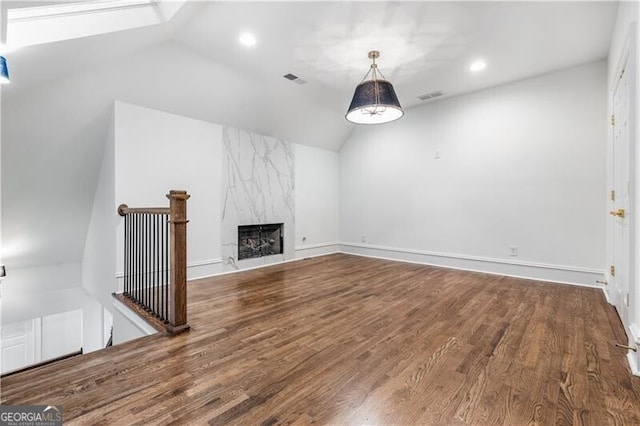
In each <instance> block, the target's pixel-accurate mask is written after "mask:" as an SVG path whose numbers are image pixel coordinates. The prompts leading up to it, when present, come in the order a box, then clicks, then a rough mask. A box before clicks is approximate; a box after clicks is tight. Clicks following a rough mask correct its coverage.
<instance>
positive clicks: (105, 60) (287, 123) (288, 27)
mask: <svg viewBox="0 0 640 426" xmlns="http://www.w3.org/2000/svg"><path fill="white" fill-rule="evenodd" d="M46 3H48V2H39V4H46ZM33 4H34V3H30V2H3V4H2V8H4V9H5V10H6V9H9V8H13V7H22V6H25V5H26V6H32V5H33ZM616 11H617V3H613V2H521V1H518V2H347V1H343V2H255V3H251V2H187V3H186V4H185V5H184V6H183V7H182V8H181V9H180V10H179V11H178V12H177V13H176V14H175V16H174V17H173V18H172V19H171V20H170V21H169V22H167V23H163V24H158V25H151V26H146V27H140V28H135V29H128V30H125V31H119V32H112V33H106V34H101V35H94V36H90V37H84V38H76V39H70V40H65V41H57V42H52V43H45V44H39V45H35V46H29V47H23V48H20V49H18V50H15V51H13V52H9V53H7V54H6V57H7V59H8V61H9V66H10V71H11V78H12V83H11V84H10V85H8V86H4V87H3V89H2V208H3V212H2V213H3V219H2V220H3V222H2V230H3V257H4V261H5V263H7V264H8V265H9V264H11V263H12V262H13V264H14V265H15V266H16V267H17V266H30V265H43V264H52V263H66V262H79V261H80V260H81V257H82V248H83V245H84V237H85V235H86V230H87V225H88V221H89V218H90V210H91V205H92V202H93V195H94V192H95V185H96V182H97V177H98V173H99V168H100V164H101V161H102V152H103V145H104V140H105V136H106V131H107V128H108V124H109V120H110V108H111V105H112V103H113V100H114V99H118V100H123V101H126V102H130V103H134V104H139V105H142V106H146V107H150V108H155V109H159V110H163V111H167V112H172V113H176V114H181V115H186V116H189V117H193V118H197V119H201V120H206V121H211V122H215V123H221V124H230V125H233V126H238V127H243V128H246V129H249V130H253V131H256V132H259V133H263V134H266V135H271V136H275V137H278V138H283V139H288V140H290V141H291V142H295V143H300V144H306V145H310V146H316V147H321V148H324V149H329V150H334V151H337V150H339V149H340V147H341V146H342V144H343V143H344V142H345V141H346V140H347V139H348V137H349V135H350V134H351V132H352V131H353V130H354V128H355V126H354V125H352V124H350V123H348V122H346V121H345V120H344V114H345V112H346V108H347V106H348V103H349V101H350V98H351V96H352V94H353V89H354V88H355V85H356V84H357V83H358V82H359V81H360V80H361V79H362V77H363V76H364V74H365V72H366V71H367V69H368V67H369V63H370V62H369V59H368V58H367V52H368V51H369V50H374V49H375V50H379V51H380V52H381V57H380V59H379V60H378V63H379V66H380V69H381V70H382V72H383V73H384V74H385V76H386V77H387V78H388V79H389V80H391V81H392V82H393V84H394V86H395V88H396V92H397V93H398V96H399V98H400V101H401V103H402V104H403V106H404V107H405V108H407V111H406V113H407V114H411V113H412V109H411V107H412V106H415V105H417V104H419V103H420V102H421V101H419V100H418V99H417V97H418V96H420V95H422V94H425V93H428V92H432V91H436V90H443V91H445V92H446V93H447V96H451V95H455V94H460V93H464V92H469V91H474V90H479V89H482V88H485V87H489V86H494V85H498V84H503V83H506V82H509V81H514V80H518V79H522V78H526V77H529V76H532V75H537V74H541V73H545V72H548V71H552V70H556V69H559V68H564V67H568V66H572V65H577V64H581V63H586V62H590V61H595V60H599V59H603V58H606V56H607V52H608V48H609V44H610V39H611V32H612V28H613V25H614V23H615V16H616ZM3 16H4V14H3ZM9 31H10V28H9ZM243 31H251V32H252V33H253V34H254V35H255V36H256V39H257V43H256V45H255V46H253V47H245V46H243V45H241V44H240V43H239V42H238V36H239V34H240V33H241V32H243ZM477 58H482V59H484V60H485V61H486V62H487V68H486V69H485V70H484V71H483V72H481V73H476V74H473V73H471V72H470V71H469V65H470V63H471V62H472V61H473V60H474V59H477ZM287 73H293V74H295V75H297V76H299V77H300V78H302V79H304V80H306V81H307V83H306V84H302V85H300V84H296V83H295V82H291V81H289V80H286V79H284V78H283V75H285V74H287Z"/></svg>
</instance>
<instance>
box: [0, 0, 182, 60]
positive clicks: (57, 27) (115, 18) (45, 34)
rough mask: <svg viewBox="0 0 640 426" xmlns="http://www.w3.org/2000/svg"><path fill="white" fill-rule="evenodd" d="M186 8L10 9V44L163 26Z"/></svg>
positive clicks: (121, 0) (145, 4)
mask: <svg viewBox="0 0 640 426" xmlns="http://www.w3.org/2000/svg"><path fill="white" fill-rule="evenodd" d="M183 4H184V0H182V1H166V0H92V1H74V2H69V3H55V4H49V5H45V6H34V7H19V8H14V9H9V10H7V42H6V44H7V45H8V46H9V47H11V48H14V47H22V46H32V45H36V44H43V43H50V42H54V41H61V40H69V39H74V38H80V37H87V36H92V35H96V34H104V33H110V32H114V31H121V30H127V29H131V28H138V27H145V26H149V25H155V24H160V23H163V22H167V21H168V20H170V19H171V18H172V17H173V15H174V14H175V13H176V12H177V11H178V9H180V7H182V5H183Z"/></svg>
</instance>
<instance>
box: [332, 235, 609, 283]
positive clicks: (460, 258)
mask: <svg viewBox="0 0 640 426" xmlns="http://www.w3.org/2000/svg"><path fill="white" fill-rule="evenodd" d="M340 252H342V253H348V254H355V255H359V256H366V257H375V258H380V259H387V260H397V261H403V262H411V263H418V264H424V265H433V266H442V267H445V268H451V269H460V270H465V271H474V272H483V273H487V274H495V275H503V276H509V277H516V278H525V279H531V280H536V281H549V282H554V283H561V284H572V285H578V286H585V287H594V288H602V287H603V286H602V285H601V284H598V283H596V280H598V281H602V279H603V276H604V271H603V270H599V269H592V268H583V267H577V266H565V265H554V264H544V263H536V262H528V261H520V260H518V261H516V260H511V259H496V258H488V257H480V256H468V255H458V254H451V253H437V252H429V251H423V250H412V249H400V248H395V247H385V246H375V245H370V244H362V243H351V242H341V243H340Z"/></svg>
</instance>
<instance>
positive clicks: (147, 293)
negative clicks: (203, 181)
mask: <svg viewBox="0 0 640 426" xmlns="http://www.w3.org/2000/svg"><path fill="white" fill-rule="evenodd" d="M189 197H190V195H189V194H187V192H186V191H179V190H172V191H169V194H167V198H168V199H169V207H135V208H132V207H129V206H127V205H126V204H120V206H118V214H119V215H120V216H123V217H124V219H125V226H124V229H125V243H124V245H125V247H124V257H125V259H124V264H125V284H124V292H123V293H122V294H118V295H116V297H117V298H118V300H121V301H123V302H124V303H125V304H134V306H130V307H134V308H136V309H134V311H136V312H138V313H140V312H141V311H142V312H143V313H145V312H146V313H148V314H149V315H150V317H149V318H145V319H146V320H147V322H149V323H150V324H152V325H154V326H156V325H157V324H158V323H160V324H162V327H164V328H165V329H166V331H167V332H169V333H170V334H178V333H180V332H182V331H185V330H188V329H189V324H187V223H188V222H189V221H188V220H187V200H188V199H189ZM140 308H142V309H140ZM143 316H145V315H143Z"/></svg>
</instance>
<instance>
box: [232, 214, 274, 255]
mask: <svg viewBox="0 0 640 426" xmlns="http://www.w3.org/2000/svg"><path fill="white" fill-rule="evenodd" d="M282 227H283V224H282V223H270V224H265V225H246V226H238V260H242V259H251V258H254V257H263V256H270V255H272V254H282V253H284V243H283V240H282V234H283V232H282Z"/></svg>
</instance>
